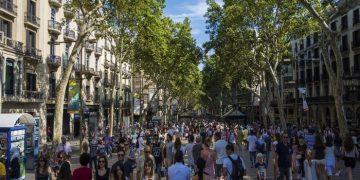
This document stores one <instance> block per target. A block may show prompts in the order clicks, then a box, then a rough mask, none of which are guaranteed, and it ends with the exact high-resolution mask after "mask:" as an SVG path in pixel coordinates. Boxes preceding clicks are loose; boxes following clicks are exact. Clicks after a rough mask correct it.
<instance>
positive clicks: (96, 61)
mask: <svg viewBox="0 0 360 180" xmlns="http://www.w3.org/2000/svg"><path fill="white" fill-rule="evenodd" d="M98 65H99V58H98V57H97V58H96V59H95V71H98Z"/></svg>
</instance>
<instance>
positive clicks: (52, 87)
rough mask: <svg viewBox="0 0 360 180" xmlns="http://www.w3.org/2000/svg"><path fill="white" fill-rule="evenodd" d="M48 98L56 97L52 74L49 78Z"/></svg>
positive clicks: (54, 81) (54, 80)
mask: <svg viewBox="0 0 360 180" xmlns="http://www.w3.org/2000/svg"><path fill="white" fill-rule="evenodd" d="M49 97H50V98H55V97H56V79H55V76H54V74H52V75H50V77H49Z"/></svg>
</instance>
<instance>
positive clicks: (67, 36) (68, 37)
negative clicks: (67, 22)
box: [64, 29, 76, 43]
mask: <svg viewBox="0 0 360 180" xmlns="http://www.w3.org/2000/svg"><path fill="white" fill-rule="evenodd" d="M75 40H76V36H75V31H73V30H70V29H64V41H65V42H67V43H71V42H74V41H75Z"/></svg>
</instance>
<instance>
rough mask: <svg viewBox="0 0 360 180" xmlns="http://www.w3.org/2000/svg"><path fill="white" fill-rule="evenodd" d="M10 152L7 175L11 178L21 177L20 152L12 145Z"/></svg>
mask: <svg viewBox="0 0 360 180" xmlns="http://www.w3.org/2000/svg"><path fill="white" fill-rule="evenodd" d="M10 153H11V158H10V167H9V168H8V172H9V177H10V179H11V180H13V179H14V180H15V179H16V180H17V179H20V178H21V167H20V152H19V149H18V148H16V147H12V148H11V149H10Z"/></svg>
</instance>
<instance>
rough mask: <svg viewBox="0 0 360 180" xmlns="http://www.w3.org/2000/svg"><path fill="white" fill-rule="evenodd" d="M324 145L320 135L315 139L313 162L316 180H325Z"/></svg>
mask: <svg viewBox="0 0 360 180" xmlns="http://www.w3.org/2000/svg"><path fill="white" fill-rule="evenodd" d="M325 148H326V147H325V144H324V142H323V138H322V136H321V135H320V134H318V135H316V137H315V144H314V149H313V159H314V161H315V169H316V176H317V177H318V179H325V175H326V174H325Z"/></svg>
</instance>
